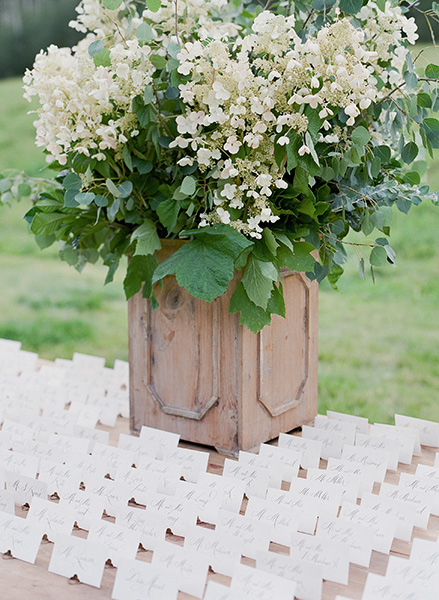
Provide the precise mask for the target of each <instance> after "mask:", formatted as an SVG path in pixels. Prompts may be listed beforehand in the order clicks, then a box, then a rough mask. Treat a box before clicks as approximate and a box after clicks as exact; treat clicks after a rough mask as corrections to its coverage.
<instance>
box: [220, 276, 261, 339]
mask: <svg viewBox="0 0 439 600" xmlns="http://www.w3.org/2000/svg"><path fill="white" fill-rule="evenodd" d="M229 312H230V313H238V312H239V313H241V315H240V323H241V325H246V327H248V328H249V329H250V331H252V332H253V333H258V331H260V330H261V329H262V328H263V327H265V325H269V324H270V322H271V316H270V314H269V313H268V312H267V311H265V310H264V309H262V308H261V307H260V306H256V304H254V303H253V302H252V301H251V300H250V298H249V297H248V296H247V294H246V292H245V289H244V286H243V285H242V283H240V284H239V285H238V287H237V288H236V290H235V291H234V293H233V295H232V297H231V298H230V306H229Z"/></svg>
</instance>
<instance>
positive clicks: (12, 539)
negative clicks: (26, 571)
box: [0, 512, 43, 564]
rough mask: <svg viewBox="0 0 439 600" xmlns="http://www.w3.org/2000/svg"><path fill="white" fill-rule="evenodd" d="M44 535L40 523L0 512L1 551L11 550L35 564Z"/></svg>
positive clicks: (21, 558)
mask: <svg viewBox="0 0 439 600" xmlns="http://www.w3.org/2000/svg"><path fill="white" fill-rule="evenodd" d="M42 537H43V528H42V526H41V525H40V524H39V523H33V522H31V521H28V520H27V519H22V518H21V517H16V516H15V515H10V514H8V513H2V512H0V552H3V553H5V552H8V550H10V552H11V554H12V556H14V557H15V558H18V559H20V560H24V561H25V562H28V563H32V564H34V563H35V559H36V558H37V554H38V550H39V547H40V543H41V539H42Z"/></svg>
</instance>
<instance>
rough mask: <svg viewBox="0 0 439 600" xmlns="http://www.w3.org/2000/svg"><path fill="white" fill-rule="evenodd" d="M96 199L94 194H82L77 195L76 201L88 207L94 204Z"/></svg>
mask: <svg viewBox="0 0 439 600" xmlns="http://www.w3.org/2000/svg"><path fill="white" fill-rule="evenodd" d="M95 197H96V195H95V194H93V192H81V193H79V194H76V196H75V200H76V202H77V203H78V204H85V205H88V204H91V203H92V202H93V200H94V199H95Z"/></svg>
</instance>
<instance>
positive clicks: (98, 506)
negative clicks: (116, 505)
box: [59, 490, 105, 529]
mask: <svg viewBox="0 0 439 600" xmlns="http://www.w3.org/2000/svg"><path fill="white" fill-rule="evenodd" d="M59 504H60V506H69V507H70V508H71V509H72V510H73V512H74V513H75V520H76V523H77V525H78V527H80V528H81V529H90V527H91V526H92V525H93V524H94V523H96V521H99V520H100V519H101V517H102V513H103V512H104V506H105V498H104V496H96V495H95V494H90V493H89V492H84V491H81V490H80V491H78V492H73V493H71V494H66V495H64V496H62V498H61V500H60V501H59Z"/></svg>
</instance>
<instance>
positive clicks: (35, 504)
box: [27, 498, 75, 542]
mask: <svg viewBox="0 0 439 600" xmlns="http://www.w3.org/2000/svg"><path fill="white" fill-rule="evenodd" d="M27 520H28V521H29V522H33V523H40V525H41V526H42V527H43V533H45V534H46V536H47V537H48V539H49V540H50V541H51V542H53V541H54V535H55V534H56V533H65V534H66V535H70V533H71V532H72V529H73V525H74V524H75V514H74V512H73V511H72V510H71V509H70V508H69V507H67V506H60V505H59V504H56V503H55V502H51V501H50V500H43V498H33V500H32V502H31V505H30V509H29V512H28V514H27Z"/></svg>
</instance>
